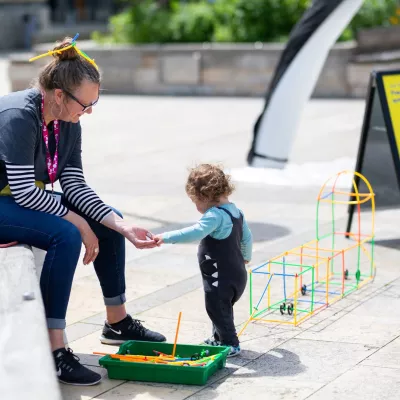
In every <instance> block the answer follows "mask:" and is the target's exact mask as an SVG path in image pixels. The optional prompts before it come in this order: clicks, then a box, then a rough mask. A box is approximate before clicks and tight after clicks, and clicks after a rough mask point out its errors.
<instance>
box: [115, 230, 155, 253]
mask: <svg viewBox="0 0 400 400" xmlns="http://www.w3.org/2000/svg"><path fill="white" fill-rule="evenodd" d="M122 234H123V235H124V236H125V237H126V238H127V239H128V240H129V241H130V242H131V243H132V244H133V245H134V246H135V247H136V248H137V249H151V248H153V247H157V246H159V244H158V243H156V242H155V240H154V239H153V235H152V234H151V233H150V232H149V231H148V230H146V229H143V228H139V227H137V226H130V227H125V228H124V229H123V231H122Z"/></svg>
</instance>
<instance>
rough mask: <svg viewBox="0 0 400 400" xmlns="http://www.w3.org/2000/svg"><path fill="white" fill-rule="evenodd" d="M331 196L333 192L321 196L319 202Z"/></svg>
mask: <svg viewBox="0 0 400 400" xmlns="http://www.w3.org/2000/svg"><path fill="white" fill-rule="evenodd" d="M332 194H333V192H330V193H328V194H326V195H324V196H322V197H321V200H322V199H326V198H327V197H329V196H331V195H332Z"/></svg>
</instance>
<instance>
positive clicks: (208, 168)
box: [186, 164, 235, 202]
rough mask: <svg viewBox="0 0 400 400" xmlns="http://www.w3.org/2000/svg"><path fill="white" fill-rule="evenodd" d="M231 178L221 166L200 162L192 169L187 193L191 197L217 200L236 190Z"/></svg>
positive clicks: (211, 200)
mask: <svg viewBox="0 0 400 400" xmlns="http://www.w3.org/2000/svg"><path fill="white" fill-rule="evenodd" d="M230 180H231V177H230V176H229V175H225V174H224V171H223V170H222V168H221V167H219V166H217V165H212V164H200V165H198V166H197V167H195V168H192V169H191V170H190V174H189V177H188V180H187V182H186V193H187V194H188V196H189V197H190V198H191V199H196V200H200V201H209V202H217V201H219V199H220V198H221V197H227V196H229V195H231V194H232V193H233V191H234V190H235V187H234V186H233V184H232V183H231V182H230Z"/></svg>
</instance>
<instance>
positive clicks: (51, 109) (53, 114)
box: [50, 102, 62, 119]
mask: <svg viewBox="0 0 400 400" xmlns="http://www.w3.org/2000/svg"><path fill="white" fill-rule="evenodd" d="M55 104H56V103H55V102H53V103H52V104H51V108H50V111H51V115H52V116H53V117H55V119H60V117H61V114H62V107H61V106H60V111H59V113H58V117H56V114H55V113H54V112H53V107H54V105H55Z"/></svg>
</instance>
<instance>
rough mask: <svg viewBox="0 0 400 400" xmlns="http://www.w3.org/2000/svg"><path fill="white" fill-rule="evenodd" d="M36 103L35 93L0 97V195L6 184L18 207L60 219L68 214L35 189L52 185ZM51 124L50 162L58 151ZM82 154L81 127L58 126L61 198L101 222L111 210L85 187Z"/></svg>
mask: <svg viewBox="0 0 400 400" xmlns="http://www.w3.org/2000/svg"><path fill="white" fill-rule="evenodd" d="M40 104H41V93H40V91H38V90H37V89H28V90H24V91H21V92H13V93H10V94H8V95H6V96H3V97H0V191H1V190H2V189H4V188H5V187H6V186H7V185H9V187H10V190H11V193H12V195H13V197H14V198H15V201H16V202H17V203H18V204H19V205H20V206H22V207H26V208H30V209H33V210H37V211H42V212H46V213H49V214H53V215H57V216H59V217H63V216H64V215H66V214H67V212H68V209H67V208H66V207H65V206H63V205H62V204H61V203H59V202H58V201H57V200H56V199H55V198H54V197H53V196H52V195H51V194H50V193H48V192H46V191H44V190H42V189H40V188H39V187H37V186H35V181H41V182H43V183H44V184H49V183H50V179H49V175H48V171H47V166H46V146H45V143H44V140H43V137H42V119H41V110H40ZM52 125H53V124H52V123H50V124H49V126H48V130H49V150H50V155H51V157H52V158H53V157H54V152H55V147H56V146H55V139H54V135H53V126H52ZM81 152H82V137H81V126H80V124H79V123H77V124H73V123H70V122H65V121H60V141H59V145H58V155H59V158H58V171H57V176H56V180H60V185H61V188H62V190H63V192H64V195H65V197H66V199H67V200H68V201H69V202H70V203H71V204H72V205H73V206H75V207H76V208H77V209H78V210H79V211H81V212H82V213H84V214H85V215H87V216H89V217H91V218H93V219H94V220H96V221H98V222H102V221H103V219H104V218H105V217H106V216H107V215H109V214H110V213H112V209H111V208H110V207H108V206H106V205H105V204H104V203H103V201H102V200H101V199H100V198H99V197H98V196H97V195H96V193H95V192H94V191H93V190H92V189H91V188H90V187H89V186H88V185H87V184H86V181H85V178H84V174H83V168H82V158H81Z"/></svg>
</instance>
